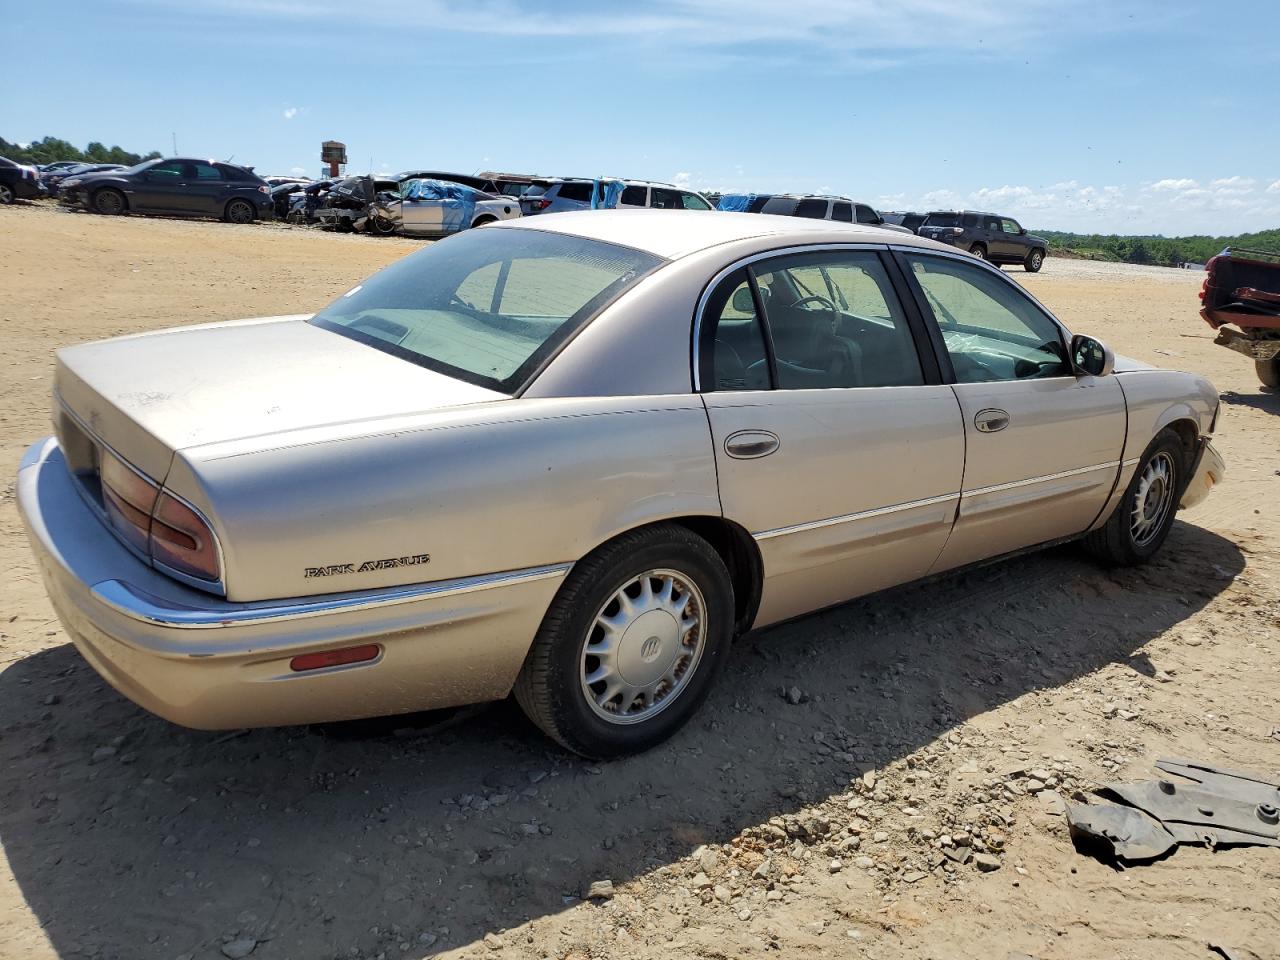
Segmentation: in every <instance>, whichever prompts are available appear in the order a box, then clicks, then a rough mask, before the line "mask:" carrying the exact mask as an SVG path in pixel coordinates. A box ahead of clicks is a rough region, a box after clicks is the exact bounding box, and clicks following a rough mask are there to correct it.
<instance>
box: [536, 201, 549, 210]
mask: <svg viewBox="0 0 1280 960" xmlns="http://www.w3.org/2000/svg"><path fill="white" fill-rule="evenodd" d="M549 206H551V201H550V200H539V201H538V209H539V210H545V209H547V207H549Z"/></svg>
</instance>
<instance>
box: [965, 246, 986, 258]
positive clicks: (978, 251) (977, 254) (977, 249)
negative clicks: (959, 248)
mask: <svg viewBox="0 0 1280 960" xmlns="http://www.w3.org/2000/svg"><path fill="white" fill-rule="evenodd" d="M969 252H970V253H972V254H973V255H974V256H975V257H977V258H978V259H979V260H985V259H986V255H985V254H983V252H982V248H981V247H974V248H973V249H972V250H970V251H969Z"/></svg>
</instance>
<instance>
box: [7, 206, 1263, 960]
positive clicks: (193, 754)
mask: <svg viewBox="0 0 1280 960" xmlns="http://www.w3.org/2000/svg"><path fill="white" fill-rule="evenodd" d="M416 246H417V244H415V243H412V242H408V241H378V240H371V239H364V238H357V237H340V236H328V235H318V234H313V233H307V232H302V231H297V230H290V229H285V228H271V227H244V228H237V227H231V226H227V225H223V224H214V223H185V222H177V221H166V220H149V221H144V220H135V219H119V220H108V219H103V218H97V217H90V216H86V215H72V214H66V213H63V212H60V211H57V210H52V209H48V208H40V207H35V206H25V207H14V208H10V209H3V210H0V263H2V264H3V278H4V280H3V285H2V287H0V290H2V294H0V345H2V347H0V388H2V389H3V396H4V403H3V405H0V477H3V478H6V479H4V480H2V481H0V491H2V494H0V567H2V568H3V569H4V570H6V571H7V576H6V577H5V580H4V582H3V585H2V586H0V842H2V843H3V858H2V859H0V957H4V958H18V957H21V958H32V960H43V958H48V957H64V958H70V957H76V958H80V957H84V958H103V960H106V958H117V957H118V958H122V960H123V958H130V960H132V958H160V960H173V958H177V957H190V958H217V957H220V956H223V955H226V956H243V955H245V953H246V951H250V950H252V956H253V957H255V958H258V957H261V958H264V960H269V958H286V957H287V958H295V957H296V958H327V957H347V958H355V957H368V958H372V957H380V958H400V957H409V958H418V957H423V956H427V955H433V954H435V953H438V952H439V953H443V954H444V955H447V956H450V957H455V956H459V957H461V956H466V957H473V956H474V957H478V956H500V957H530V958H535V957H536V958H541V957H555V958H565V957H576V958H585V957H593V958H630V957H653V958H664V960H675V958H687V957H706V958H725V957H753V956H767V955H770V954H771V951H776V952H777V955H780V956H784V957H824V958H825V957H863V956H866V957H875V958H914V960H925V958H978V957H981V958H986V957H993V958H997V960H1004V958H1006V957H1008V956H1009V955H1010V954H1018V955H1020V954H1029V955H1032V956H1034V957H1037V958H1042V960H1068V958H1070V960H1085V958H1089V960H1094V958H1102V957H1108V958H1111V957H1115V958H1152V960H1181V958H1188V960H1190V958H1197V960H1199V958H1206V957H1210V956H1212V954H1211V953H1210V951H1209V948H1208V946H1207V945H1208V943H1210V942H1211V941H1212V942H1219V943H1223V944H1224V945H1227V946H1228V947H1230V948H1233V949H1235V950H1236V951H1237V953H1236V954H1234V955H1235V956H1239V957H1258V958H1270V957H1275V956H1276V955H1277V947H1276V933H1277V931H1278V930H1280V851H1278V850H1267V849H1263V848H1248V849H1236V850H1225V851H1220V852H1217V853H1211V852H1208V851H1206V850H1202V849H1198V848H1184V849H1182V850H1180V851H1178V852H1177V853H1176V855H1174V856H1172V857H1170V858H1169V859H1167V860H1165V861H1163V862H1160V863H1156V864H1152V865H1149V866H1145V867H1141V868H1135V869H1132V870H1127V871H1123V872H1117V871H1114V870H1112V869H1110V868H1108V867H1105V866H1102V865H1101V864H1099V863H1097V862H1096V861H1094V860H1092V859H1087V858H1085V857H1082V856H1081V855H1079V854H1077V853H1076V852H1074V851H1073V849H1072V847H1071V844H1070V842H1069V841H1068V839H1067V835H1066V830H1065V827H1064V824H1063V821H1062V818H1061V816H1059V815H1058V813H1057V809H1058V806H1057V805H1058V803H1059V801H1058V800H1057V799H1056V797H1057V796H1058V795H1060V794H1061V795H1070V794H1071V793H1073V792H1075V791H1079V790H1086V789H1088V788H1089V787H1091V786H1093V785H1095V784H1099V783H1104V782H1107V781H1109V780H1114V779H1124V778H1131V779H1137V778H1144V777H1146V776H1148V775H1149V773H1150V764H1151V762H1152V761H1153V760H1155V759H1157V758H1159V757H1163V756H1169V755H1173V756H1187V757H1194V758H1198V759H1201V760H1204V761H1208V762H1211V763H1216V764H1218V765H1221V766H1225V767H1232V768H1244V769H1253V770H1257V771H1259V772H1271V773H1273V774H1274V773H1275V772H1276V771H1277V770H1280V716H1278V715H1277V710H1276V697H1275V695H1276V689H1277V682H1278V681H1280V666H1278V664H1280V659H1278V658H1277V653H1278V652H1280V650H1278V649H1277V648H1278V647H1280V629H1277V628H1278V627H1280V583H1278V582H1277V575H1278V573H1280V560H1278V557H1280V542H1278V541H1277V534H1278V533H1280V519H1278V517H1277V514H1276V510H1275V504H1276V494H1277V491H1280V476H1278V475H1277V474H1280V443H1277V438H1278V437H1280V433H1278V430H1280V419H1278V417H1280V396H1276V395H1268V394H1263V393H1261V392H1260V390H1259V388H1258V385H1257V383H1256V381H1255V380H1254V378H1253V371H1252V366H1251V364H1249V363H1248V362H1247V361H1245V360H1244V359H1243V358H1241V357H1239V356H1237V355H1235V354H1232V353H1230V352H1228V351H1226V350H1223V349H1222V348H1220V347H1216V346H1214V345H1213V344H1212V342H1211V338H1210V336H1209V331H1208V330H1207V328H1206V327H1205V326H1204V325H1203V324H1202V323H1201V322H1200V320H1199V319H1198V318H1197V316H1196V312H1195V308H1196V300H1195V294H1196V288H1197V284H1198V283H1199V280H1200V275H1197V274H1194V273H1182V272H1178V271H1171V270H1169V271H1166V270H1151V269H1134V268H1126V267H1121V266H1112V265H1099V264H1088V263H1078V262H1070V261H1061V260H1050V261H1049V262H1048V263H1047V264H1046V265H1045V268H1044V272H1043V273H1041V274H1040V275H1038V276H1031V275H1027V274H1024V273H1022V272H1021V271H1016V272H1014V271H1011V275H1013V276H1015V277H1016V278H1017V279H1018V280H1019V281H1020V282H1023V283H1025V284H1026V285H1027V287H1028V288H1029V289H1031V290H1032V291H1033V292H1034V293H1035V294H1036V295H1037V296H1038V297H1040V298H1041V299H1042V300H1043V301H1044V302H1045V303H1046V304H1047V305H1048V306H1050V307H1051V308H1053V309H1054V310H1056V311H1057V312H1058V313H1059V314H1060V315H1061V316H1062V317H1063V319H1064V320H1066V321H1067V323H1068V324H1069V325H1071V326H1072V327H1073V328H1075V329H1077V330H1082V331H1087V332H1090V333H1093V334H1095V335H1098V336H1100V337H1102V338H1104V339H1106V340H1108V341H1109V342H1110V343H1111V344H1113V345H1114V346H1115V348H1116V349H1117V350H1119V351H1120V352H1122V353H1128V354H1130V355H1133V356H1136V357H1138V358H1140V359H1143V360H1147V361H1150V362H1153V363H1157V364H1161V365H1169V366H1177V367H1183V368H1187V369H1192V370H1197V371H1201V372H1203V373H1205V374H1207V375H1209V376H1210V377H1211V378H1212V379H1213V380H1214V381H1215V382H1216V383H1217V385H1218V386H1219V388H1220V389H1221V390H1223V392H1224V400H1225V404H1224V414H1223V423H1222V425H1221V427H1220V429H1219V441H1218V443H1219V446H1220V449H1221V451H1222V453H1223V455H1224V456H1225V457H1226V458H1227V460H1228V462H1229V464H1230V470H1231V474H1230V477H1229V481H1228V483H1227V484H1226V485H1225V486H1224V487H1223V488H1221V489H1220V490H1218V491H1217V492H1216V493H1215V495H1214V496H1213V497H1212V498H1211V499H1210V500H1209V501H1208V502H1207V503H1205V504H1204V505H1202V506H1201V507H1199V508H1197V509H1196V510H1194V511H1191V512H1188V513H1184V514H1183V515H1181V517H1180V520H1179V522H1178V524H1177V526H1176V527H1175V529H1174V532H1173V534H1172V536H1171V538H1170V540H1169V542H1168V544H1167V546H1166V547H1165V549H1164V551H1163V553H1162V554H1161V556H1160V557H1159V559H1157V560H1156V561H1155V562H1153V563H1152V564H1150V565H1148V566H1147V567H1145V568H1143V569H1140V570H1124V571H1116V572H1108V571H1104V570H1101V569H1099V568H1098V567H1096V566H1094V565H1093V564H1091V563H1090V562H1088V561H1087V560H1085V559H1084V558H1082V556H1081V555H1080V554H1078V553H1077V552H1076V551H1074V550H1072V549H1066V548H1063V549H1058V550H1053V551H1049V552H1046V553H1043V554H1039V555H1035V556H1032V557H1028V558H1024V559H1021V560H1019V561H1016V562H1011V563H1006V564H1004V565H1001V566H997V567H993V568H988V569H986V570H983V571H979V572H975V573H969V574H965V575H962V576H958V577H953V578H950V579H946V580H942V581H940V582H935V583H932V584H928V585H916V586H912V587H907V588H903V589H900V590H896V591H893V592H890V593H888V594H884V595H880V596H877V597H873V598H870V599H867V600H864V601H861V602H858V603H854V604H850V605H848V606H846V607H843V608H841V609H838V610H834V611H831V612H829V613H826V614H824V615H821V616H816V617H811V618H808V619H806V620H803V621H800V622H797V623H793V624H790V625H787V626H784V627H781V628H778V629H774V630H770V631H767V632H764V633H761V634H758V635H754V636H750V637H747V638H745V639H744V640H743V641H742V642H741V643H740V644H739V646H738V649H737V651H736V655H735V658H734V660H733V662H732V663H731V664H730V665H729V667H728V668H727V669H726V671H725V673H724V675H723V677H722V680H721V682H720V684H719V688H718V690H717V691H716V692H715V693H714V694H713V695H712V697H711V699H710V701H709V702H708V703H707V705H706V707H705V708H704V709H703V710H702V712H701V713H700V715H699V716H698V717H697V718H696V719H695V721H694V722H693V723H692V724H691V725H690V727H689V728H688V729H687V730H686V731H684V732H683V733H682V734H681V735H680V736H678V737H676V738H675V739H674V740H673V741H672V742H671V743H670V744H669V745H667V746H665V747H663V748H660V749H658V750H655V751H653V752H651V753H649V754H647V755H645V756H642V757H637V758H634V759H630V760H626V761H622V762H618V763H613V764H608V765H605V766H595V765H592V764H589V763H584V762H582V761H580V760H578V759H575V758H573V757H569V756H566V755H565V754H563V753H562V752H559V751H558V750H556V749H554V748H551V747H550V746H548V744H547V742H546V741H544V740H543V739H542V738H540V737H539V736H538V735H537V734H536V733H535V732H533V731H532V730H531V728H530V727H529V725H528V724H527V723H526V722H525V721H524V720H523V718H522V717H521V716H520V714H519V713H518V711H517V710H516V709H515V708H514V707H512V706H511V705H510V704H496V705H492V706H487V707H483V708H478V709H475V710H471V711H465V712H463V713H462V714H458V715H453V716H450V717H441V716H436V715H433V716H427V717H421V718H400V719H398V720H393V721H389V722H385V723H384V722H379V723H365V724H358V725H346V726H336V727H328V728H304V729H286V730H261V731H249V732H243V733H240V734H231V735H227V734H209V733H198V732H193V731H187V730H183V729H179V728H177V727H173V726H170V725H169V724H167V723H165V722H163V721H160V720H158V719H155V718H153V717H151V716H149V715H147V714H145V713H143V712H142V711H141V710H139V709H138V708H136V707H134V706H133V705H132V704H130V703H129V702H128V701H126V700H124V699H122V698H121V697H120V696H118V695H117V694H115V693H114V692H113V691H111V690H110V689H109V688H108V687H107V686H106V684H105V683H103V682H102V681H100V680H99V679H98V677H97V676H96V675H95V674H94V672H93V671H92V670H91V669H90V668H89V667H87V666H86V665H85V664H84V663H83V662H82V661H81V659H80V658H79V656H78V655H77V654H76V653H75V651H74V649H73V648H72V647H71V645H70V644H69V643H68V642H67V638H66V636H65V634H64V633H63V632H62V631H61V630H60V629H59V624H58V622H57V620H56V619H55V617H54V614H53V611H52V610H51V608H50V606H49V604H48V601H47V600H46V598H45V595H44V593H43V590H42V588H41V586H40V583H39V581H38V577H37V574H36V571H35V569H34V566H33V564H32V561H31V559H30V556H29V553H28V550H27V544H26V539H25V536H24V534H23V532H22V530H21V527H20V523H19V520H18V516H17V511H16V508H15V505H14V494H13V481H12V479H11V478H12V477H13V475H14V472H15V470H16V467H17V463H18V460H19V457H20V455H21V452H22V450H23V449H24V448H25V446H26V445H27V444H28V443H30V442H31V441H32V440H34V439H36V438H37V437H40V436H42V435H44V434H46V433H47V432H48V414H47V409H48V404H49V397H48V394H49V387H50V380H49V378H50V373H51V363H50V358H51V353H52V351H53V350H54V348H56V347H59V346H61V345H63V344H68V343H73V342H76V341H81V340H87V339H95V338H101V337H107V336H111V335H113V334H118V333H125V332H131V331H138V330H145V329H153V328H156V327H162V326H166V325H171V324H176V323H185V322H193V321H204V320H216V319H224V318H225V319H229V318H233V317H242V316H252V315H262V314H273V313H294V312H300V311H305V310H308V309H312V308H315V307H318V306H320V305H322V304H323V303H325V302H326V301H327V300H328V299H330V298H331V297H332V296H333V295H335V294H336V293H338V292H340V291H341V290H343V289H344V288H346V287H347V286H348V285H349V284H350V283H351V282H352V281H354V280H356V279H357V278H359V277H362V276H364V275H366V274H367V273H369V272H371V271H372V270H373V269H375V268H377V267H379V266H381V265H382V264H385V263H387V262H389V261H391V260H394V259H395V258H397V257H399V256H401V255H403V254H404V253H405V252H407V251H409V250H411V249H414V248H416ZM788 694H789V695H788ZM793 701H798V702H793ZM1033 779H1036V780H1039V781H1040V783H1043V784H1044V785H1045V786H1046V789H1045V790H1043V791H1040V790H1038V786H1039V785H1038V784H1036V783H1032V782H1031V781H1032V780H1033ZM944 834H945V835H947V837H948V841H947V842H944V840H943V835H944ZM948 843H949V844H950V845H948ZM965 843H967V844H969V847H970V848H971V849H973V850H974V851H976V852H979V853H984V858H982V859H983V862H984V863H985V864H986V865H987V866H988V867H991V866H993V865H994V867H995V869H991V870H990V872H984V871H982V870H979V869H978V868H977V859H978V858H974V859H972V860H968V862H963V861H964V860H965V853H964V850H963V847H964V845H965ZM986 857H993V858H994V859H992V860H987V859H986ZM605 879H608V880H611V881H612V883H613V891H614V892H613V896H612V898H611V899H606V900H598V901H584V900H582V899H581V895H582V893H583V892H584V888H585V887H586V885H588V884H590V883H592V882H593V881H600V880H605Z"/></svg>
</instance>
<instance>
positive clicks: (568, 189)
mask: <svg viewBox="0 0 1280 960" xmlns="http://www.w3.org/2000/svg"><path fill="white" fill-rule="evenodd" d="M603 182H604V181H598V180H587V179H582V178H578V177H565V178H561V179H556V180H552V181H551V183H549V184H547V185H546V186H545V187H541V186H532V187H530V188H529V189H528V190H527V191H526V192H525V193H524V194H523V195H522V196H521V197H520V212H521V213H523V214H524V215H525V216H526V217H531V216H533V215H535V214H539V213H564V212H565V211H567V210H590V209H591V195H592V192H593V191H594V190H596V189H598V188H597V187H596V184H598V183H603ZM621 182H622V184H623V187H622V195H621V196H620V197H619V198H618V209H619V210H626V209H629V208H642V207H650V208H652V209H655V210H711V209H713V208H712V206H711V204H710V203H708V202H707V198H706V197H704V196H703V195H702V194H700V193H695V192H694V191H692V190H682V189H681V188H679V187H677V186H673V185H672V184H670V183H652V182H650V181H648V180H623V181H621Z"/></svg>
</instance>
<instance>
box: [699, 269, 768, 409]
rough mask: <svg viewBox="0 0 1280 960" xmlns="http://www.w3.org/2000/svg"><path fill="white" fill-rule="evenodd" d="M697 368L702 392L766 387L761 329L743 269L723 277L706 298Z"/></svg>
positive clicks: (766, 369) (765, 360) (764, 354)
mask: <svg viewBox="0 0 1280 960" xmlns="http://www.w3.org/2000/svg"><path fill="white" fill-rule="evenodd" d="M698 368H699V369H698V382H699V383H700V384H701V386H702V389H703V390H704V391H719V390H768V389H769V360H768V354H767V353H766V352H765V346H764V329H763V326H762V324H761V322H760V316H759V314H757V313H756V305H755V299H754V297H753V296H752V293H751V281H750V280H749V279H748V278H747V271H746V270H745V269H743V270H737V271H735V272H734V273H733V274H731V275H730V276H729V277H727V278H726V279H725V280H724V281H723V282H722V283H721V284H720V286H718V287H717V288H716V290H715V292H714V293H713V294H712V295H711V298H710V299H709V300H708V301H707V306H706V308H705V309H704V310H703V312H702V327H701V328H700V331H699V344H698Z"/></svg>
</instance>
